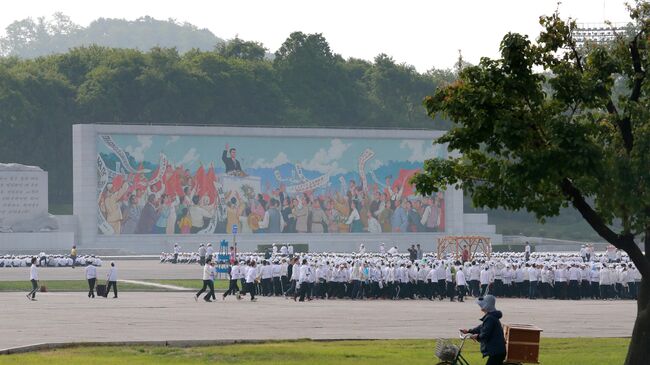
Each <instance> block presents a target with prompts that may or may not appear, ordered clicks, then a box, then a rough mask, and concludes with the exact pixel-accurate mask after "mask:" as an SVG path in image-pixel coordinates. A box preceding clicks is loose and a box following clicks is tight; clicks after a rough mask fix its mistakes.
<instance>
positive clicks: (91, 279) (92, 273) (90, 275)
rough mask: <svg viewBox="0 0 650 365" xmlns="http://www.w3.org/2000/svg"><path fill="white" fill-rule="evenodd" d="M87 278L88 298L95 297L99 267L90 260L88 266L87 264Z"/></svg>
mask: <svg viewBox="0 0 650 365" xmlns="http://www.w3.org/2000/svg"><path fill="white" fill-rule="evenodd" d="M86 279H87V280H88V298H94V297H95V283H96V282H97V268H96V267H95V265H93V264H92V263H91V262H90V261H88V266H86Z"/></svg>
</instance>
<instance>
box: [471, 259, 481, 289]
mask: <svg viewBox="0 0 650 365" xmlns="http://www.w3.org/2000/svg"><path fill="white" fill-rule="evenodd" d="M480 278H481V268H480V267H479V266H478V265H477V264H476V262H472V267H470V268H469V288H470V294H471V295H472V296H474V297H475V298H478V297H479V296H480V295H481V293H480V289H479V282H480Z"/></svg>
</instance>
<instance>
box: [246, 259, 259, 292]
mask: <svg viewBox="0 0 650 365" xmlns="http://www.w3.org/2000/svg"><path fill="white" fill-rule="evenodd" d="M256 266H257V265H256V263H255V261H251V263H250V267H249V268H248V271H247V272H246V291H247V292H248V293H250V295H251V302H254V301H256V300H257V299H255V284H256V281H257V268H256Z"/></svg>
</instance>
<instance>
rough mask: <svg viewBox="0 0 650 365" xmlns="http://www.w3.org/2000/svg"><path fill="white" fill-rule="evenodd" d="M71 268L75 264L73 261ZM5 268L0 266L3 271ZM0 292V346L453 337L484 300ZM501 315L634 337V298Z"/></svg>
mask: <svg viewBox="0 0 650 365" xmlns="http://www.w3.org/2000/svg"><path fill="white" fill-rule="evenodd" d="M67 270H72V269H66V271H67ZM4 272H5V271H0V273H4ZM37 298H38V301H36V302H30V301H28V300H26V298H25V294H24V293H0V307H2V313H3V315H2V325H3V329H4V330H3V331H1V332H0V349H4V348H10V347H16V346H24V345H30V344H37V343H45V342H80V341H83V342H87V341H93V342H94V341H99V342H103V341H175V340H236V339H297V338H311V339H415V338H431V339H433V338H437V337H454V336H456V335H457V329H458V328H461V327H469V326H473V325H476V324H477V323H478V318H479V317H480V316H481V313H480V312H479V308H478V306H477V305H476V304H474V302H473V301H472V300H468V301H467V302H465V303H450V302H448V301H433V302H431V301H428V300H418V301H411V300H402V301H391V300H386V301H384V300H378V301H375V300H364V301H350V300H331V301H311V302H304V303H299V302H298V303H297V302H294V301H293V300H287V299H284V298H260V299H259V301H258V302H250V301H249V300H242V301H237V300H236V299H235V298H233V297H229V298H228V299H227V300H226V301H221V300H220V298H219V300H218V301H217V302H215V303H205V302H202V301H199V302H198V303H196V302H195V301H194V299H193V295H192V293H187V292H172V293H135V292H126V293H121V294H120V298H119V299H105V298H97V299H89V298H87V297H86V295H85V293H43V294H39V295H38V296H37ZM497 307H498V308H499V309H500V310H503V312H504V318H503V319H502V321H503V323H531V324H535V325H537V326H539V327H541V328H543V329H544V333H543V336H546V337H610V336H611V337H622V336H629V335H630V333H631V332H632V325H633V321H634V317H635V313H636V304H635V302H633V301H579V302H577V301H554V300H535V301H531V300H521V299H499V300H498V301H497Z"/></svg>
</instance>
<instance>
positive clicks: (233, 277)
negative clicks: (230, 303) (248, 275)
mask: <svg viewBox="0 0 650 365" xmlns="http://www.w3.org/2000/svg"><path fill="white" fill-rule="evenodd" d="M239 279H241V274H240V271H239V262H238V261H235V262H234V263H233V264H232V266H230V284H229V285H228V290H227V291H226V292H225V293H223V295H222V296H221V298H222V300H226V297H227V296H228V295H230V294H232V295H235V294H237V293H238V292H239V286H238V285H237V281H239ZM237 299H241V296H240V295H237Z"/></svg>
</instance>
